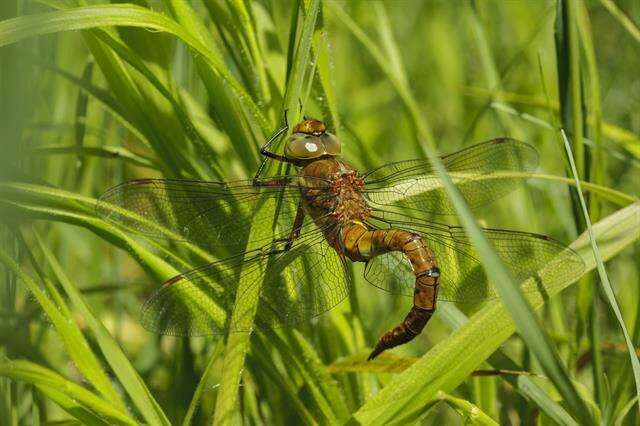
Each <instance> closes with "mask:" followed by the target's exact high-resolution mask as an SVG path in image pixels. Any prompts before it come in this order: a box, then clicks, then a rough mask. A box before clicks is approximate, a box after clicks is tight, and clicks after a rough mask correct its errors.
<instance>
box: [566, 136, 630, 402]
mask: <svg viewBox="0 0 640 426" xmlns="http://www.w3.org/2000/svg"><path fill="white" fill-rule="evenodd" d="M561 133H562V139H563V140H564V146H565V149H566V151H567V157H568V158H569V163H570V165H571V171H572V173H573V177H574V179H575V180H576V189H577V191H578V196H579V198H580V205H581V207H582V213H583V214H584V219H585V223H586V224H587V232H588V234H589V240H590V242H591V248H592V249H593V255H594V256H595V260H596V267H597V270H598V275H599V277H600V282H601V283H602V289H603V291H604V294H605V295H606V296H607V302H609V306H610V307H611V309H612V310H613V313H614V314H615V316H616V319H617V320H618V324H619V325H620V328H621V330H622V333H623V335H624V340H625V343H626V344H627V349H628V352H629V358H630V360H631V366H632V367H633V378H634V380H635V384H636V398H637V400H638V401H640V361H638V355H637V354H636V349H635V346H634V345H633V341H632V340H631V337H630V336H629V332H628V331H627V326H626V325H625V323H624V319H623V318H622V313H621V312H620V307H619V306H618V302H617V301H616V297H615V294H614V292H613V288H612V286H611V282H610V281H609V276H608V275H607V270H606V269H605V267H604V261H603V257H602V255H601V253H600V250H599V249H598V243H597V242H596V237H595V235H594V231H593V227H592V226H591V220H590V219H589V212H588V211H587V205H586V203H585V201H584V196H583V195H582V190H581V187H580V182H579V180H578V173H577V170H576V165H575V162H574V161H573V153H572V152H571V145H570V144H569V140H568V139H567V135H566V134H565V133H564V130H562V131H561ZM638 225H640V223H639V224H638ZM632 232H635V233H636V234H638V235H640V229H638V228H637V227H636V229H635V230H633V231H632ZM638 410H639V412H640V402H639V404H638Z"/></svg>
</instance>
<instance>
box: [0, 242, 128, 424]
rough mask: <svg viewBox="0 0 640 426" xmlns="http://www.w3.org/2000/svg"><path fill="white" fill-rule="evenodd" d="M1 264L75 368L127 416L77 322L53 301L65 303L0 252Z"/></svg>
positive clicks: (4, 253)
mask: <svg viewBox="0 0 640 426" xmlns="http://www.w3.org/2000/svg"><path fill="white" fill-rule="evenodd" d="M0 262H1V263H3V264H4V265H5V266H6V267H7V268H8V269H9V270H11V271H12V272H13V273H14V274H15V275H16V277H18V278H19V280H20V281H21V282H22V283H23V284H24V285H26V286H27V288H28V289H29V291H30V292H31V294H33V296H34V297H35V299H36V300H37V301H38V304H40V307H41V308H42V310H43V311H44V312H45V313H46V314H47V316H48V317H49V319H50V320H51V323H52V324H53V326H54V327H55V329H56V331H57V332H58V334H59V335H60V338H61V340H62V342H63V344H64V346H65V348H66V350H67V352H68V354H69V356H70V357H71V359H72V360H73V362H74V363H75V364H76V365H77V366H78V370H80V372H81V373H82V375H83V376H84V377H86V378H87V380H89V382H90V383H91V384H92V385H93V386H94V387H95V388H96V390H98V392H100V393H101V394H102V395H103V396H104V398H105V399H106V401H107V402H108V403H110V404H112V405H113V406H114V409H116V410H118V411H120V412H122V413H126V408H125V405H124V402H123V401H122V400H121V399H120V396H119V395H118V393H117V392H116V391H115V389H114V388H113V387H112V384H111V383H110V381H109V378H108V377H107V375H106V374H104V372H103V370H102V367H101V365H100V362H99V361H98V359H97V358H96V357H95V355H94V353H93V352H92V351H91V348H90V346H89V343H88V342H87V341H86V339H85V337H84V336H83V334H82V332H81V331H80V328H79V327H78V325H77V323H76V322H75V321H73V320H72V319H71V318H69V317H68V315H69V310H68V308H67V307H66V305H62V306H57V305H56V303H55V302H54V301H53V300H57V301H58V303H64V301H63V300H62V299H61V298H60V297H59V295H58V294H56V295H48V294H47V293H46V292H45V291H44V290H43V289H41V288H40V287H39V286H38V284H36V282H35V281H34V280H33V279H32V278H31V277H30V276H29V275H28V274H27V273H26V272H24V271H23V269H22V268H21V267H20V265H18V264H17V263H16V262H15V261H14V260H13V259H12V258H11V256H9V254H7V253H6V252H5V251H4V250H0ZM56 296H57V297H56ZM51 299H53V300H51Z"/></svg>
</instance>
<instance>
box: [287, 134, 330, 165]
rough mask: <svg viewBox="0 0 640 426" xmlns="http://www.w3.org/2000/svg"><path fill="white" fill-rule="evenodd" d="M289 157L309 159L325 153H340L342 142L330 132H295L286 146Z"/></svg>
mask: <svg viewBox="0 0 640 426" xmlns="http://www.w3.org/2000/svg"><path fill="white" fill-rule="evenodd" d="M284 153H285V155H286V157H287V158H292V159H299V160H309V159H314V158H320V157H322V156H324V155H340V142H338V140H337V138H336V137H335V136H333V135H332V134H330V133H323V134H322V135H321V136H315V135H309V134H306V133H300V132H298V133H294V134H292V135H291V137H290V138H289V140H288V141H287V145H286V146H285V148H284Z"/></svg>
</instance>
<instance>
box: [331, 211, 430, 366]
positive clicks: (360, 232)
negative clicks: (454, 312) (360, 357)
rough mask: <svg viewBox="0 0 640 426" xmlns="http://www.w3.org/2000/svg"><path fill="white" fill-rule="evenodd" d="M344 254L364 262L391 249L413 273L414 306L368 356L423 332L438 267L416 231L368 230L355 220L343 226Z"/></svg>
mask: <svg viewBox="0 0 640 426" xmlns="http://www.w3.org/2000/svg"><path fill="white" fill-rule="evenodd" d="M342 239H343V241H342V243H343V247H344V250H345V255H346V256H347V257H349V258H350V259H351V260H354V261H367V260H370V259H372V258H374V257H376V256H384V254H385V253H388V252H391V251H399V252H402V253H403V254H404V256H405V257H406V258H407V260H408V261H409V263H410V264H411V268H412V269H413V273H414V274H415V277H416V278H415V284H414V294H413V306H412V308H411V311H409V314H408V315H407V316H406V317H405V319H404V320H403V321H402V323H401V324H399V325H398V326H396V327H394V328H393V329H392V330H390V331H388V332H387V333H385V334H384V335H383V336H382V337H381V338H380V339H379V340H378V343H377V344H376V347H375V348H374V350H373V352H371V355H369V359H373V358H375V357H376V356H378V355H379V354H380V353H381V352H383V351H385V350H387V349H390V348H393V347H395V346H398V345H401V344H403V343H407V342H409V341H410V340H412V339H413V338H414V337H416V336H417V335H418V334H420V333H421V332H422V330H423V329H424V327H425V325H426V324H427V322H428V321H429V318H431V315H432V314H433V311H434V310H435V308H436V299H437V296H438V281H439V277H440V270H439V269H438V267H437V265H436V260H435V257H434V256H433V253H432V251H431V250H430V249H429V248H428V247H427V246H426V245H425V244H424V242H423V240H422V237H421V236H420V235H418V234H415V233H412V232H407V231H404V230H398V229H368V228H366V227H365V225H363V224H362V223H360V222H357V221H354V222H352V223H350V224H348V225H346V226H344V227H343V228H342Z"/></svg>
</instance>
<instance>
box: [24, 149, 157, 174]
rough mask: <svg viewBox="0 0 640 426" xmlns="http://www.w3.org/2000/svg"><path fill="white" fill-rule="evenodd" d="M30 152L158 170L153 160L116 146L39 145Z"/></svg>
mask: <svg viewBox="0 0 640 426" xmlns="http://www.w3.org/2000/svg"><path fill="white" fill-rule="evenodd" d="M31 152H32V153H33V154H34V155H42V156H57V155H77V156H79V157H98V158H107V159H112V160H122V161H124V162H127V163H130V164H132V165H134V166H140V167H146V168H150V169H157V168H158V166H157V164H156V163H155V161H154V160H152V159H150V158H147V157H145V156H143V155H139V154H135V153H133V152H131V151H129V150H128V149H126V148H122V147H116V146H104V147H101V146H77V145H40V146H37V147H33V148H32V150H31Z"/></svg>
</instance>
